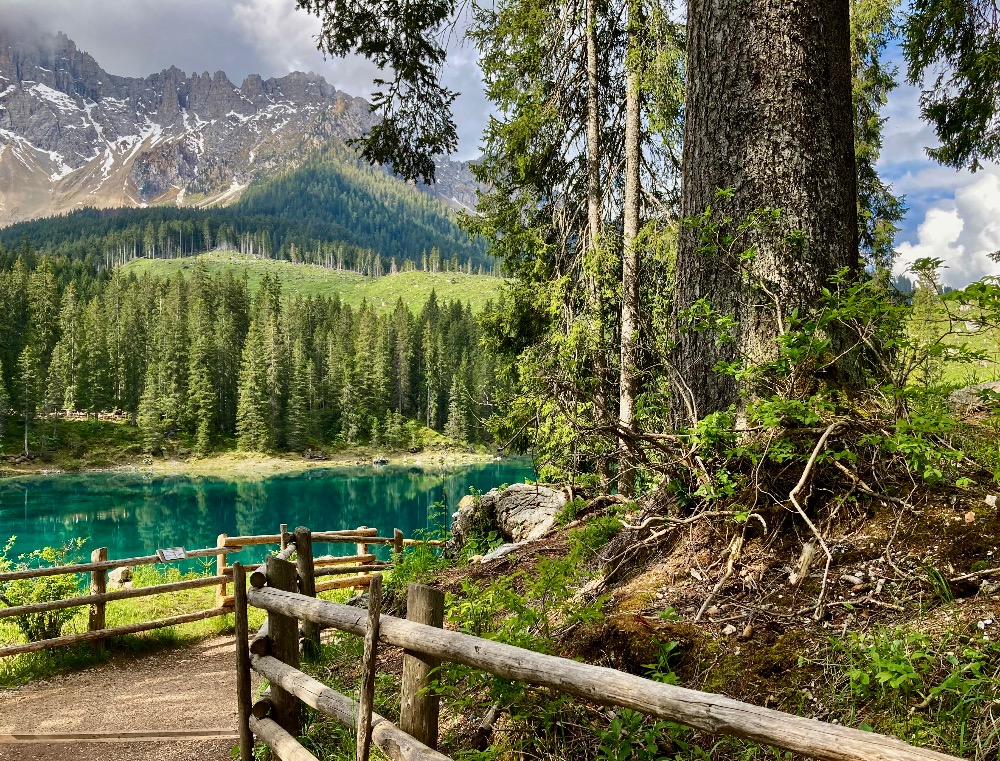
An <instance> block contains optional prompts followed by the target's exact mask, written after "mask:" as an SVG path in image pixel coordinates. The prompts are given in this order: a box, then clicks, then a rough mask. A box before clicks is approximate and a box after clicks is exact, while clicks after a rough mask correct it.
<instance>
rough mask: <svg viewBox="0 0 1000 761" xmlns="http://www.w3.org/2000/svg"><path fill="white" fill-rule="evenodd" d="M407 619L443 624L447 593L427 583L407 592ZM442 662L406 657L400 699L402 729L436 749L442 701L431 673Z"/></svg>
mask: <svg viewBox="0 0 1000 761" xmlns="http://www.w3.org/2000/svg"><path fill="white" fill-rule="evenodd" d="M406 618H407V620H409V621H415V622H417V623H419V624H425V625H427V626H429V627H436V628H440V627H442V626H443V625H444V592H442V591H441V590H440V589H434V588H433V587H428V586H425V585H424V584H410V586H409V587H408V588H407V590H406ZM439 665H441V660H440V659H439V658H437V657H435V656H433V655H428V654H426V653H423V652H420V651H418V650H413V649H407V650H406V652H405V653H404V654H403V686H402V689H401V691H400V696H399V728H400V729H402V730H403V731H404V732H406V733H407V734H410V735H413V736H414V737H415V738H417V739H418V740H419V741H420V742H422V743H423V744H424V745H427V746H428V747H430V748H437V740H438V714H439V712H440V704H441V698H440V697H439V696H438V695H434V694H432V693H431V691H430V689H429V688H430V684H431V672H433V671H434V669H436V668H437V667H438V666H439Z"/></svg>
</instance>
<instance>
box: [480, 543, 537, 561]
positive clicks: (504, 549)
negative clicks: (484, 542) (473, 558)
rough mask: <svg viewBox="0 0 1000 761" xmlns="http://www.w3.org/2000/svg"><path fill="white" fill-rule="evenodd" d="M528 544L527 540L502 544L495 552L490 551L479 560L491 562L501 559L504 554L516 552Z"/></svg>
mask: <svg viewBox="0 0 1000 761" xmlns="http://www.w3.org/2000/svg"><path fill="white" fill-rule="evenodd" d="M526 544H527V542H513V543H510V544H501V545H500V546H499V547H497V548H496V549H495V550H493V552H491V553H489V554H488V555H483V559H482V560H480V561H479V562H481V563H489V562H492V561H494V560H499V559H500V558H502V557H503V556H504V555H509V554H510V553H512V552H514V550H517V549H520V548H521V547H523V546H524V545H526Z"/></svg>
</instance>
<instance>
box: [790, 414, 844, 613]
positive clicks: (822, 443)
mask: <svg viewBox="0 0 1000 761" xmlns="http://www.w3.org/2000/svg"><path fill="white" fill-rule="evenodd" d="M842 426H843V422H842V421H840V420H838V421H835V422H833V423H830V425H828V426H827V427H826V430H825V431H823V435H822V436H820V437H819V441H817V442H816V446H814V447H813V451H812V454H811V455H809V460H808V462H806V466H805V468H804V469H803V470H802V475H801V476H800V477H799V482H798V483H797V484H795V486H794V487H793V488H792V490H791V491H790V492H789V493H788V500H789V502H791V503H792V505H794V506H795V509H796V511H797V512H798V514H799V515H800V516H801V517H802V520H804V521H805V523H806V525H807V526H808V527H809V530H810V531H812V532H813V536H815V537H816V541H817V542H818V543H819V546H820V548H822V550H823V553H824V554H825V555H826V568H825V569H824V570H823V584H822V586H821V587H820V590H819V596H818V597H817V598H816V609H815V610H814V611H813V619H814V620H816V621H819V620H820V619H822V618H823V602H824V600H825V599H826V590H827V581H828V580H829V578H830V566H831V565H833V554H832V553H831V552H830V548H829V547H827V546H826V540H825V539H823V535H822V534H821V533H820V532H819V529H817V528H816V524H815V523H813V522H812V519H811V518H810V517H809V515H808V513H806V510H805V507H804V506H803V504H802V503H800V502H799V494H800V493H801V492H802V490H803V489H804V488H805V487H806V484H808V483H809V477H810V476H811V475H812V471H813V468H814V467H815V466H816V460H818V459H819V456H820V453H822V452H823V451H824V450H825V449H826V443H827V442H828V441H829V440H830V437H831V436H832V435H833V434H834V433H835V432H836V431H837V430H838V429H840V428H841V427H842Z"/></svg>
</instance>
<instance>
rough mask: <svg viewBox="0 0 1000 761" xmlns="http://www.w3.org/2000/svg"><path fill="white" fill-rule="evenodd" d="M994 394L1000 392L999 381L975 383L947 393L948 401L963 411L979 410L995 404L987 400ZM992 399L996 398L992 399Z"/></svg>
mask: <svg viewBox="0 0 1000 761" xmlns="http://www.w3.org/2000/svg"><path fill="white" fill-rule="evenodd" d="M995 394H1000V381H991V382H990V383H977V384H976V385H975V386H967V387H966V388H960V389H958V390H957V391H952V392H951V393H950V394H949V395H948V401H949V402H951V403H952V405H953V406H955V407H957V408H959V409H961V410H963V411H965V412H979V411H982V410H987V409H990V408H991V407H994V406H996V405H995V404H990V403H989V401H988V400H990V399H991V397H992V396H993V395H995ZM993 401H994V402H995V401H996V400H995V399H993Z"/></svg>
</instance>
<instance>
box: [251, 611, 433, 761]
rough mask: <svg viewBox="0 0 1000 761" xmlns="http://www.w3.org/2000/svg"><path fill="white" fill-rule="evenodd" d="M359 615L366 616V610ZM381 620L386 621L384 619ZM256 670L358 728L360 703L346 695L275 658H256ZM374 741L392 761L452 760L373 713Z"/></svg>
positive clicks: (254, 666)
mask: <svg viewBox="0 0 1000 761" xmlns="http://www.w3.org/2000/svg"><path fill="white" fill-rule="evenodd" d="M359 612H360V613H362V614H365V611H359ZM381 620H383V621H384V620H385V616H382V617H381ZM362 625H364V624H362ZM253 668H254V670H255V671H256V672H257V673H259V674H260V675H261V676H263V677H265V678H266V679H267V680H268V681H269V682H270V683H271V684H272V685H280V686H281V688H282V689H285V690H288V692H290V693H291V694H293V695H295V697H297V698H298V699H299V700H301V701H302V702H303V703H305V704H306V705H307V706H309V707H310V708H313V709H315V710H316V711H318V712H319V713H321V714H323V715H324V716H329V717H330V718H332V719H335V720H336V721H338V722H340V723H341V724H343V725H344V726H345V727H353V726H354V725H355V717H356V716H357V711H358V704H357V703H355V702H354V701H353V700H351V699H350V698H349V697H347V696H346V695H341V694H340V693H339V692H337V691H335V690H332V689H330V688H329V687H327V686H326V685H325V684H323V683H322V682H319V681H317V680H315V679H313V678H312V677H311V676H308V675H307V674H303V673H302V672H301V671H298V670H296V669H293V668H292V667H290V666H287V665H285V664H284V663H281V662H280V661H278V660H276V659H274V658H268V657H264V658H254V659H253ZM372 742H373V743H374V744H375V745H377V746H378V747H379V748H381V749H382V750H383V751H385V753H386V754H387V755H388V756H389V758H391V759H393V761H449V759H448V757H447V756H444V755H442V754H441V753H438V752H437V751H436V750H432V749H431V748H428V747H427V746H426V745H423V744H422V743H419V742H417V741H416V740H415V739H414V738H412V737H410V736H409V735H408V734H406V733H405V732H403V731H402V730H401V729H400V728H399V727H397V726H396V725H395V724H393V723H392V722H391V721H389V720H388V719H386V718H384V717H382V716H379V715H378V714H377V713H373V714H372Z"/></svg>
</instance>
